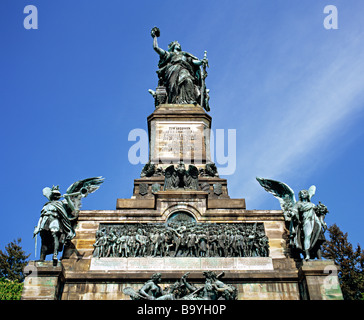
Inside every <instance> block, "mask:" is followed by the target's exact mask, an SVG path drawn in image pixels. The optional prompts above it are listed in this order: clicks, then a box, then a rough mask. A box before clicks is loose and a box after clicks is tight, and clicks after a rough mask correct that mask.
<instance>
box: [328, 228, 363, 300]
mask: <svg viewBox="0 0 364 320" xmlns="http://www.w3.org/2000/svg"><path fill="white" fill-rule="evenodd" d="M328 232H329V236H330V240H329V241H327V242H326V243H324V245H323V251H322V254H323V257H324V258H326V259H332V260H334V261H335V263H336V264H337V265H338V266H339V267H340V270H339V272H338V276H339V280H340V285H341V290H342V293H343V296H344V299H345V300H360V299H363V297H364V271H363V267H364V250H362V249H361V247H360V245H359V244H358V245H357V247H356V249H355V250H354V249H353V246H352V244H351V243H350V242H349V241H348V234H347V233H345V234H344V233H343V232H342V231H341V230H340V228H339V227H338V226H337V225H336V224H333V225H332V226H330V227H329V228H328Z"/></svg>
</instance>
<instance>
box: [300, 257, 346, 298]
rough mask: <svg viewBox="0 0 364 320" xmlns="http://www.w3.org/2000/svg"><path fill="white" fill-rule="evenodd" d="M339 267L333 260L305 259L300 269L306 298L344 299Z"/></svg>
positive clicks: (303, 293) (302, 292) (302, 289)
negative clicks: (338, 274)
mask: <svg viewBox="0 0 364 320" xmlns="http://www.w3.org/2000/svg"><path fill="white" fill-rule="evenodd" d="M338 270H339V269H338V267H337V266H336V265H335V264H334V261H332V260H310V261H303V262H302V265H301V267H300V269H299V276H300V280H301V296H302V299H304V300H343V296H342V292H341V288H340V284H339V279H338V276H337V272H338Z"/></svg>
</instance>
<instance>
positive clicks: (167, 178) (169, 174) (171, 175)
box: [164, 164, 176, 190]
mask: <svg viewBox="0 0 364 320" xmlns="http://www.w3.org/2000/svg"><path fill="white" fill-rule="evenodd" d="M175 173H176V170H175V168H174V165H173V164H172V165H170V166H169V167H167V168H166V170H165V173H164V190H168V189H173V188H174V185H175V183H176V181H175V180H176V177H175V176H176V174H175Z"/></svg>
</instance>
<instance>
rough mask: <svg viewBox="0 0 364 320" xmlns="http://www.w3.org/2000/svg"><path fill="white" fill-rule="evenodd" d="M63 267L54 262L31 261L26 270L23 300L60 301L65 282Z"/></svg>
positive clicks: (59, 263)
mask: <svg viewBox="0 0 364 320" xmlns="http://www.w3.org/2000/svg"><path fill="white" fill-rule="evenodd" d="M63 271H64V270H63V266H62V263H61V262H58V264H57V265H56V266H53V262H52V261H43V262H41V261H29V264H28V265H27V266H26V267H25V268H24V273H25V275H26V277H25V280H24V288H23V292H22V297H21V299H22V300H58V299H59V298H60V294H61V293H62V292H61V290H60V289H61V288H62V285H61V283H62V282H63V280H64V279H63Z"/></svg>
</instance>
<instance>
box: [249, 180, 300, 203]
mask: <svg viewBox="0 0 364 320" xmlns="http://www.w3.org/2000/svg"><path fill="white" fill-rule="evenodd" d="M256 179H257V181H258V182H259V183H260V185H261V186H262V187H263V188H264V190H265V191H267V192H269V193H271V194H272V195H273V196H274V197H276V198H277V199H278V200H279V203H280V205H281V208H282V210H284V207H283V206H284V205H287V202H288V203H289V204H290V205H292V206H293V205H294V204H295V203H296V198H295V196H294V191H293V190H292V189H291V188H290V187H289V186H288V185H287V184H285V183H284V182H280V181H276V180H271V179H264V178H258V177H257V178H256Z"/></svg>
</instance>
